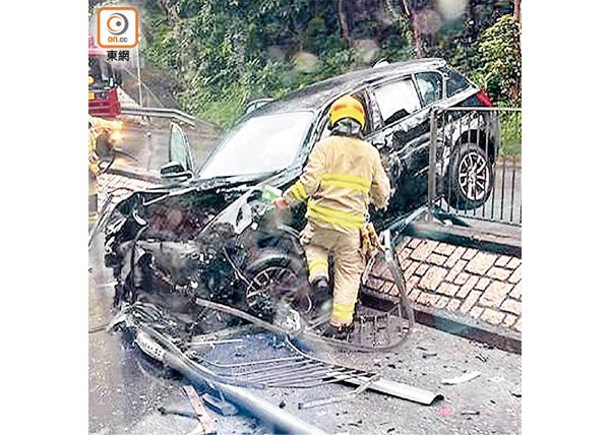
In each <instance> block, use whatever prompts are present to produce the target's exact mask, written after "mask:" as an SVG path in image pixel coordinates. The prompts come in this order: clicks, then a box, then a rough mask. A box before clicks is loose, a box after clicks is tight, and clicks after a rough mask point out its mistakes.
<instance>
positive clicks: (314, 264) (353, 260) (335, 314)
mask: <svg viewBox="0 0 609 435" xmlns="http://www.w3.org/2000/svg"><path fill="white" fill-rule="evenodd" d="M356 231H357V232H351V233H343V232H339V231H336V230H332V229H327V228H320V227H318V226H316V225H315V224H313V223H311V222H309V223H307V226H306V227H305V229H304V230H303V232H302V235H301V240H300V241H301V243H302V246H303V248H304V251H305V254H306V256H307V269H308V271H309V282H314V281H315V280H316V279H319V278H320V277H325V278H326V279H327V278H328V256H329V255H332V256H333V258H334V298H333V302H332V315H331V317H330V324H331V325H334V326H339V327H340V326H347V325H350V324H351V323H352V322H353V314H354V311H355V303H356V301H357V295H358V292H359V287H360V281H361V276H362V273H363V272H364V268H365V260H364V256H363V254H362V250H361V240H360V233H359V230H356Z"/></svg>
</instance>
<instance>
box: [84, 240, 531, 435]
mask: <svg viewBox="0 0 609 435" xmlns="http://www.w3.org/2000/svg"><path fill="white" fill-rule="evenodd" d="M100 253H101V247H100V244H99V240H98V241H97V242H96V243H95V244H94V246H93V250H92V252H91V256H90V263H91V267H92V271H91V274H90V288H89V322H90V328H92V331H97V329H95V328H96V327H97V326H99V325H103V324H104V323H105V322H107V320H108V318H109V316H110V314H111V303H112V295H113V289H112V277H111V276H109V274H108V271H107V270H106V269H105V268H103V267H102V266H101V264H103V263H102V262H101V257H100ZM246 338H247V340H248V341H247V342H244V344H238V345H235V344H224V345H221V346H218V347H217V348H216V349H215V350H214V353H211V354H208V355H209V356H210V358H212V357H213V358H219V357H223V358H228V360H230V361H233V362H243V361H246V360H252V359H255V358H256V357H260V356H261V355H262V354H264V353H265V352H267V353H268V352H273V349H272V348H271V347H269V342H270V340H269V337H268V335H266V334H256V335H253V336H251V337H246ZM245 344H247V345H248V349H247V351H245V350H244V348H243V346H244V345H245ZM251 346H254V347H253V349H255V350H254V351H252V350H251V349H252V347H251ZM308 351H309V352H310V353H313V354H315V355H316V356H319V357H323V358H325V359H329V360H332V361H335V362H340V363H341V364H345V365H350V366H353V367H357V368H362V369H368V370H371V371H374V372H379V373H382V374H383V376H384V377H386V378H389V379H393V380H396V381H401V382H405V383H407V384H409V385H412V386H416V387H419V388H423V389H426V390H431V391H434V392H435V391H437V392H439V393H441V394H442V395H444V396H445V399H444V400H443V401H440V402H438V403H434V404H432V405H431V406H424V405H420V404H416V403H412V402H408V401H405V400H401V399H397V398H393V397H388V396H385V395H382V394H379V393H376V392H372V391H366V392H364V393H362V394H361V395H359V396H358V397H356V398H355V399H353V400H351V401H348V402H343V403H336V404H331V405H326V406H321V407H315V408H310V409H306V410H299V409H298V403H299V402H304V401H307V400H313V399H319V398H326V397H330V396H333V395H336V394H342V393H345V392H348V391H352V388H351V387H347V386H342V385H334V384H331V385H326V386H323V387H316V388H315V389H267V390H256V391H255V393H256V394H258V395H260V396H261V397H264V398H265V399H267V400H268V401H270V402H271V403H273V404H275V405H277V406H281V407H284V409H285V410H286V411H289V412H292V413H295V414H297V415H298V416H300V417H301V418H302V419H304V420H305V421H307V422H309V423H311V424H314V425H316V426H318V427H320V428H322V429H324V430H326V431H327V432H328V433H349V434H362V435H363V434H385V433H394V434H411V435H417V434H421V435H434V434H437V435H445V434H463V435H472V434H485V435H487V434H502V435H507V434H518V433H520V422H521V420H520V413H521V398H520V382H521V357H520V355H516V354H511V353H507V352H504V351H501V350H498V349H492V348H488V347H486V346H485V345H482V344H480V343H476V342H472V341H469V340H467V339H464V338H461V337H457V336H453V335H451V334H448V333H445V332H441V331H438V330H435V329H432V328H428V327H424V326H421V325H417V328H416V329H415V331H414V332H413V334H412V335H411V337H410V338H409V339H408V340H407V342H406V343H404V345H403V346H402V347H401V348H399V349H396V350H394V351H390V352H385V353H357V352H347V351H337V350H335V349H332V348H327V347H325V348H319V347H317V348H311V349H309V350H308ZM254 354H255V355H254ZM471 371H479V372H480V373H481V375H480V376H479V377H477V378H476V379H473V380H471V381H469V382H465V383H462V384H457V385H444V384H442V382H441V380H442V379H444V378H453V377H456V376H459V375H462V374H464V373H466V372H471ZM186 383H188V381H187V380H185V379H183V378H181V377H180V376H179V375H177V374H175V373H173V372H171V371H169V370H167V369H163V368H162V367H160V366H159V365H158V364H156V363H154V362H153V361H151V360H149V359H148V358H147V357H146V356H144V355H143V354H142V353H141V352H140V351H139V350H138V349H136V348H134V346H133V345H132V344H131V341H130V339H129V337H127V336H126V335H125V334H124V333H121V332H118V333H114V334H110V333H107V332H105V331H103V330H101V331H98V332H92V333H90V334H89V425H90V427H89V430H90V433H92V434H98V435H101V434H132V435H136V434H141V435H144V434H147V435H155V434H159V435H161V434H163V435H164V434H169V433H171V434H185V433H188V432H189V431H190V430H192V429H193V428H194V427H195V426H196V424H195V421H194V420H192V419H189V418H186V417H178V416H171V415H167V416H163V415H161V414H160V413H159V412H158V411H157V407H159V406H165V407H175V408H180V409H184V410H186V409H189V405H188V402H187V399H186V397H185V395H184V394H183V393H182V392H181V390H180V387H181V385H184V384H186ZM209 413H210V414H211V415H212V417H213V418H214V420H215V421H216V426H217V429H218V433H219V434H235V433H252V434H261V433H269V429H268V428H267V427H265V426H263V425H261V424H259V422H256V421H255V420H253V419H252V418H250V417H248V416H243V415H239V416H234V417H222V416H220V415H218V414H215V413H213V411H209Z"/></svg>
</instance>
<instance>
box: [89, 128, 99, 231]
mask: <svg viewBox="0 0 609 435" xmlns="http://www.w3.org/2000/svg"><path fill="white" fill-rule="evenodd" d="M97 136H98V132H97V130H96V128H95V126H94V123H93V119H92V118H91V117H89V230H90V229H91V227H92V226H93V225H94V224H95V222H96V221H97V213H98V212H97V191H98V185H97V176H98V175H99V172H100V171H99V156H98V155H97V152H96V148H97Z"/></svg>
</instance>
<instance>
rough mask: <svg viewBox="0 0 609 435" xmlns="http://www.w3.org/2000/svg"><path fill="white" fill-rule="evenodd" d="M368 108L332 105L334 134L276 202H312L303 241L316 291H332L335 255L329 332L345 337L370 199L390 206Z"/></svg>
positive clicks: (343, 102) (344, 101)
mask: <svg viewBox="0 0 609 435" xmlns="http://www.w3.org/2000/svg"><path fill="white" fill-rule="evenodd" d="M365 119H366V117H365V112H364V107H363V106H362V104H361V103H360V102H359V101H358V100H357V99H356V98H354V97H352V96H350V95H346V96H343V97H341V98H339V99H337V100H336V101H335V102H334V103H333V104H332V106H331V107H330V113H329V124H328V126H329V128H330V131H331V134H330V136H328V137H327V138H324V139H322V140H320V141H319V142H317V143H316V144H315V146H314V147H313V150H312V151H311V154H310V156H309V161H308V163H307V165H306V167H305V169H304V172H303V174H302V175H301V177H300V178H299V179H298V181H296V182H295V183H294V184H293V185H292V186H291V187H290V188H289V189H287V190H286V191H285V193H284V194H283V195H282V196H281V197H280V198H278V199H276V200H275V205H276V207H277V208H279V209H285V208H288V207H292V206H294V205H296V204H298V203H300V202H304V201H307V214H306V217H307V225H306V226H305V228H304V230H303V232H302V233H301V240H300V241H301V243H302V245H303V247H304V250H305V254H306V257H307V268H308V272H309V282H310V283H311V287H313V288H314V289H315V293H320V292H324V291H328V292H329V285H328V256H329V255H333V258H334V297H333V301H332V312H331V316H330V324H329V326H328V328H327V329H326V332H325V333H324V335H326V336H329V337H333V338H338V339H344V338H346V337H347V334H348V333H349V332H350V331H351V330H352V329H353V315H354V311H355V303H356V301H357V295H358V292H359V286H360V280H361V276H362V273H363V271H364V267H365V257H364V253H363V249H362V246H363V245H362V243H363V240H362V237H363V236H364V235H365V234H366V233H367V231H366V229H367V228H368V226H367V221H368V206H369V203H370V202H372V204H373V205H374V206H375V207H377V208H378V209H385V208H386V207H387V203H388V201H389V194H390V185H389V179H388V177H387V174H386V173H385V170H384V169H383V166H382V164H381V159H380V156H379V153H378V151H377V150H376V148H374V147H373V146H372V145H371V144H369V143H368V142H366V141H364V140H363V133H362V131H363V128H364V126H365Z"/></svg>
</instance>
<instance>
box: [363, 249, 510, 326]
mask: <svg viewBox="0 0 609 435" xmlns="http://www.w3.org/2000/svg"><path fill="white" fill-rule="evenodd" d="M396 252H397V254H398V257H399V261H400V265H401V267H402V270H403V272H404V278H405V279H406V282H407V287H408V297H409V298H410V300H411V301H412V302H413V304H414V305H415V308H416V307H417V306H428V307H434V308H439V309H443V310H447V311H451V312H454V313H460V314H466V315H468V316H471V317H472V318H474V319H478V320H481V321H484V322H486V323H488V324H491V325H494V326H499V327H503V328H507V329H509V330H512V331H515V332H518V333H520V332H521V304H522V295H521V290H520V285H521V284H520V282H521V260H520V258H516V257H511V256H507V255H497V254H492V253H488V252H484V251H481V250H477V249H472V248H464V247H462V246H455V245H450V244H447V243H440V242H435V241H431V240H422V239H417V238H412V237H407V238H406V239H405V240H404V241H403V242H402V243H401V244H400V246H398V247H397V249H396ZM366 285H367V287H369V288H370V289H371V290H373V291H377V292H379V293H384V294H391V295H397V293H398V290H397V287H396V286H395V284H394V283H393V280H392V279H391V274H390V272H389V270H387V268H386V266H385V265H384V264H383V263H379V264H377V265H376V266H375V267H374V268H373V270H372V272H371V274H370V277H369V280H368V282H367V283H366Z"/></svg>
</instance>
